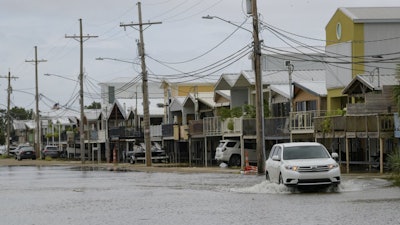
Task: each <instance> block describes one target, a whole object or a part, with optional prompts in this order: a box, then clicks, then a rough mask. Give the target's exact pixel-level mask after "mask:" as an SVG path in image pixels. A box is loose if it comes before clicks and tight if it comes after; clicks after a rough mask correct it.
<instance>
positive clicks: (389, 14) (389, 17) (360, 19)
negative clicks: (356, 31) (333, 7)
mask: <svg viewBox="0 0 400 225" xmlns="http://www.w3.org/2000/svg"><path fill="white" fill-rule="evenodd" d="M338 10H340V11H342V12H343V13H344V14H346V15H347V16H348V17H349V18H350V19H351V20H352V21H353V22H354V23H383V22H384V23H400V7H348V8H347V7H346V8H339V9H338Z"/></svg>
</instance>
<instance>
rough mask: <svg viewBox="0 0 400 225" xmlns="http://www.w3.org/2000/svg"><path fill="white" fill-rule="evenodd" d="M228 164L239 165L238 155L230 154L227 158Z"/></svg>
mask: <svg viewBox="0 0 400 225" xmlns="http://www.w3.org/2000/svg"><path fill="white" fill-rule="evenodd" d="M229 165H230V166H241V159H240V155H232V156H231V158H230V159H229Z"/></svg>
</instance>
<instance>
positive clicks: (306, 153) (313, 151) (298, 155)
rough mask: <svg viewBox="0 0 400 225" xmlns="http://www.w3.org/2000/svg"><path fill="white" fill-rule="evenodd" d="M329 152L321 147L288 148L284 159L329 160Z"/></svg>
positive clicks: (284, 152)
mask: <svg viewBox="0 0 400 225" xmlns="http://www.w3.org/2000/svg"><path fill="white" fill-rule="evenodd" d="M329 157H330V156H329V154H328V153H327V151H326V150H325V149H324V148H322V147H321V146H295V147H287V148H285V150H284V151H283V159H285V160H291V159H318V158H329Z"/></svg>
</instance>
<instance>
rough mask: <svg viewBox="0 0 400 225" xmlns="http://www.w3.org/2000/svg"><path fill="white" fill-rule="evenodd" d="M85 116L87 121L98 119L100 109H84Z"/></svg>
mask: <svg viewBox="0 0 400 225" xmlns="http://www.w3.org/2000/svg"><path fill="white" fill-rule="evenodd" d="M84 113H85V117H86V119H87V120H89V121H93V120H99V119H101V113H102V110H101V109H85V110H84Z"/></svg>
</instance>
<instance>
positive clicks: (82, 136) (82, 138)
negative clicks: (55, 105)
mask: <svg viewBox="0 0 400 225" xmlns="http://www.w3.org/2000/svg"><path fill="white" fill-rule="evenodd" d="M79 31H80V34H79V35H78V36H77V35H72V36H68V35H65V38H73V39H75V40H77V41H79V43H80V72H79V83H80V91H79V96H80V101H79V103H80V108H81V110H80V114H81V117H80V121H79V137H80V138H79V141H80V142H79V144H80V149H81V161H82V164H83V163H85V133H84V129H83V126H84V125H85V124H84V123H83V119H84V118H85V114H84V104H83V42H84V41H86V40H88V39H90V38H97V37H98V36H92V35H85V36H84V35H83V34H82V19H79Z"/></svg>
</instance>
